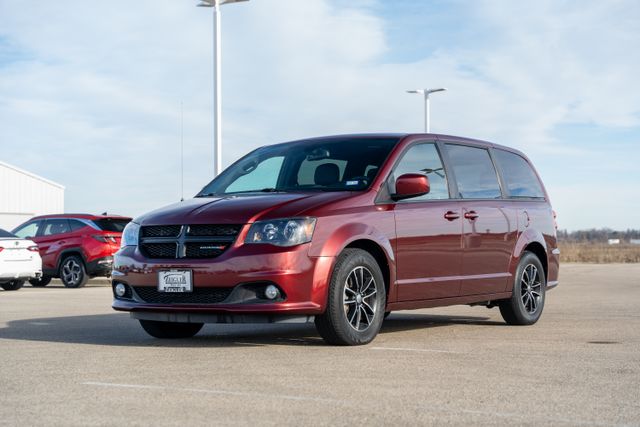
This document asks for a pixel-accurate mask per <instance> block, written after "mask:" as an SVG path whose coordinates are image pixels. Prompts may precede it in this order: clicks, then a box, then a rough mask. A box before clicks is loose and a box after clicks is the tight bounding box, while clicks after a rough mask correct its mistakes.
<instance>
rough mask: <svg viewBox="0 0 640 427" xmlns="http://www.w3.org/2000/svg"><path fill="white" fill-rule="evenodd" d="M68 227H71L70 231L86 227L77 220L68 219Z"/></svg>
mask: <svg viewBox="0 0 640 427" xmlns="http://www.w3.org/2000/svg"><path fill="white" fill-rule="evenodd" d="M69 225H70V226H71V231H76V230H80V229H81V228H83V227H86V226H87V224H85V223H84V222H82V221H78V220H77V219H70V220H69Z"/></svg>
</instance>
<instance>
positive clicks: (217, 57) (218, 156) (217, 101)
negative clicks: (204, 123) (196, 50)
mask: <svg viewBox="0 0 640 427" xmlns="http://www.w3.org/2000/svg"><path fill="white" fill-rule="evenodd" d="M243 1H249V0H200V4H198V7H210V8H212V9H213V81H214V84H213V147H214V164H213V176H214V177H216V176H218V174H219V173H220V172H222V49H221V42H222V41H221V36H220V6H222V5H223V4H227V3H239V2H243Z"/></svg>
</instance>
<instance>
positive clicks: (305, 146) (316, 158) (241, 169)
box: [196, 137, 399, 197]
mask: <svg viewBox="0 0 640 427" xmlns="http://www.w3.org/2000/svg"><path fill="white" fill-rule="evenodd" d="M398 140H399V138H372V137H367V138H348V139H345V138H327V139H318V140H309V141H298V142H292V143H287V144H279V145H272V146H269V147H263V148H259V149H257V150H255V151H254V152H252V153H250V154H248V155H247V156H245V157H244V158H242V159H240V160H238V161H237V162H236V163H234V164H233V165H232V166H230V167H229V168H228V169H226V170H225V171H224V172H223V173H222V174H220V176H218V177H217V178H216V179H214V180H213V181H211V182H210V183H209V184H208V185H207V186H205V187H204V188H203V189H202V191H201V192H200V193H199V194H198V196H196V197H209V196H220V195H226V194H237V193H253V192H265V193H266V192H282V191H362V190H365V189H367V188H368V187H369V185H371V182H372V181H373V179H374V178H375V177H376V175H377V174H378V170H379V169H380V167H381V166H382V163H383V162H384V161H385V159H386V158H387V156H388V155H389V152H390V151H391V149H392V148H393V147H394V146H395V144H396V143H397V142H398Z"/></svg>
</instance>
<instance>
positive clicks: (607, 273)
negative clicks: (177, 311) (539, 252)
mask: <svg viewBox="0 0 640 427" xmlns="http://www.w3.org/2000/svg"><path fill="white" fill-rule="evenodd" d="M110 304H111V289H110V287H108V282H106V281H104V280H102V281H94V282H91V283H90V285H89V286H87V287H85V288H83V289H65V288H64V287H62V286H61V285H60V284H59V282H54V283H52V284H51V285H49V286H48V287H46V288H32V287H30V286H28V285H27V286H25V287H24V288H23V289H21V290H19V291H15V292H6V291H2V290H0V425H64V426H70V425H82V426H86V425H125V424H131V425H154V426H157V425H233V426H244V425H251V426H255V425H364V424H371V425H382V424H385V425H392V424H393V425H396V424H397V425H465V426H468V425H532V426H533V425H536V426H538V425H554V426H555V425H640V311H639V308H638V307H639V306H640V264H630V265H621V264H618V265H579V264H567V265H563V266H562V267H561V276H560V286H558V288H556V289H554V290H552V291H550V292H549V293H548V294H547V301H546V307H545V309H544V312H543V315H542V318H541V320H540V321H539V322H538V323H537V324H536V325H534V326H529V327H514V326H507V325H506V324H505V323H504V322H503V321H502V318H501V317H500V313H499V312H498V309H496V308H494V309H491V310H489V309H486V308H484V307H466V306H456V307H447V308H438V309H429V310H417V311H406V312H397V313H392V314H391V316H390V317H389V318H388V319H387V320H386V321H385V324H384V326H383V328H382V331H381V333H380V335H379V336H378V337H377V338H376V340H375V341H374V342H373V343H371V344H369V345H367V346H362V347H351V348H345V347H331V346H327V345H325V344H324V342H323V341H322V340H321V339H320V338H319V337H318V336H317V334H316V332H315V329H314V328H313V325H263V326H257V325H206V326H205V327H204V329H203V330H202V331H201V332H200V333H199V334H198V335H197V336H196V337H194V338H192V339H187V340H181V341H167V340H157V339H154V338H151V337H149V336H147V335H146V334H145V333H144V332H143V330H142V329H141V328H140V326H139V325H138V323H137V321H135V320H132V319H130V318H129V316H128V315H127V314H125V313H116V312H114V311H112V310H111V308H110Z"/></svg>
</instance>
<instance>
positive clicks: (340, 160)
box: [112, 134, 559, 345]
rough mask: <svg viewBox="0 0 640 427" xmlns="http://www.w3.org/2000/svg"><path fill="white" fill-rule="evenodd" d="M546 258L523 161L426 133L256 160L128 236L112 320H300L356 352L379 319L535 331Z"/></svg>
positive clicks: (162, 331)
mask: <svg viewBox="0 0 640 427" xmlns="http://www.w3.org/2000/svg"><path fill="white" fill-rule="evenodd" d="M558 257H559V251H558V249H557V242H556V226H555V218H554V213H553V212H552V210H551V206H550V203H549V197H548V195H547V193H546V191H545V189H544V187H543V185H542V183H541V181H540V179H539V177H538V175H537V173H536V172H535V170H534V168H533V167H532V165H531V163H530V162H529V160H528V159H527V157H526V156H525V155H524V154H522V153H521V152H519V151H517V150H514V149H512V148H507V147H503V146H500V145H496V144H492V143H488V142H482V141H476V140H471V139H465V138H459V137H453V136H443V135H433V134H420V135H387V134H385V135H355V136H339V137H325V138H317V139H309V140H303V141H296V142H290V143H285V144H279V145H273V146H267V147H262V148H259V149H257V150H255V151H253V152H251V153H250V154H248V155H247V156H245V157H243V158H242V159H240V160H238V161H237V162H236V163H234V164H233V165H232V166H231V167H229V168H228V169H226V170H225V171H224V172H223V173H222V174H220V175H219V176H218V177H217V178H215V179H214V180H213V181H212V182H211V183H209V184H208V185H206V186H205V187H204V188H203V189H202V191H201V192H200V193H199V194H198V195H197V196H196V197H195V198H194V199H192V200H188V201H185V202H182V203H177V204H173V205H171V206H168V207H165V208H162V209H159V210H156V211H154V212H151V213H148V214H146V215H142V216H140V217H138V218H136V219H134V220H133V221H132V222H130V223H129V224H128V225H127V227H126V228H125V231H124V233H123V238H122V249H120V251H119V252H118V253H117V254H116V255H115V258H114V272H113V278H112V283H113V292H114V301H113V308H114V309H116V310H121V311H129V312H131V316H132V317H133V318H135V319H138V320H139V321H140V323H141V325H142V327H143V328H144V330H145V331H147V332H148V333H149V334H150V335H152V336H154V337H159V338H180V337H190V336H193V335H195V334H196V333H197V332H198V331H199V330H200V329H201V328H202V325H203V324H204V323H207V322H278V321H287V322H290V321H303V322H308V321H314V322H315V325H316V327H317V330H318V332H319V334H320V335H321V336H322V337H323V338H324V339H325V341H327V342H328V343H331V344H339V345H357V344H365V343H368V342H370V341H371V340H373V339H374V337H375V336H376V334H377V333H378V331H379V330H380V327H381V324H382V321H383V318H384V316H385V314H386V313H389V312H391V311H392V310H393V311H395V310H406V309H418V308H425V307H436V306H445V305H453V304H472V305H476V304H482V305H485V306H487V307H495V306H497V307H499V308H500V312H501V314H502V316H503V318H504V320H505V321H506V322H507V323H509V324H512V325H530V324H533V323H535V322H536V321H537V320H538V319H539V318H540V315H541V313H542V310H543V307H544V302H545V291H546V290H548V289H550V288H552V287H554V286H556V285H557V284H558V269H559V262H558ZM312 319H313V320H312Z"/></svg>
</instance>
